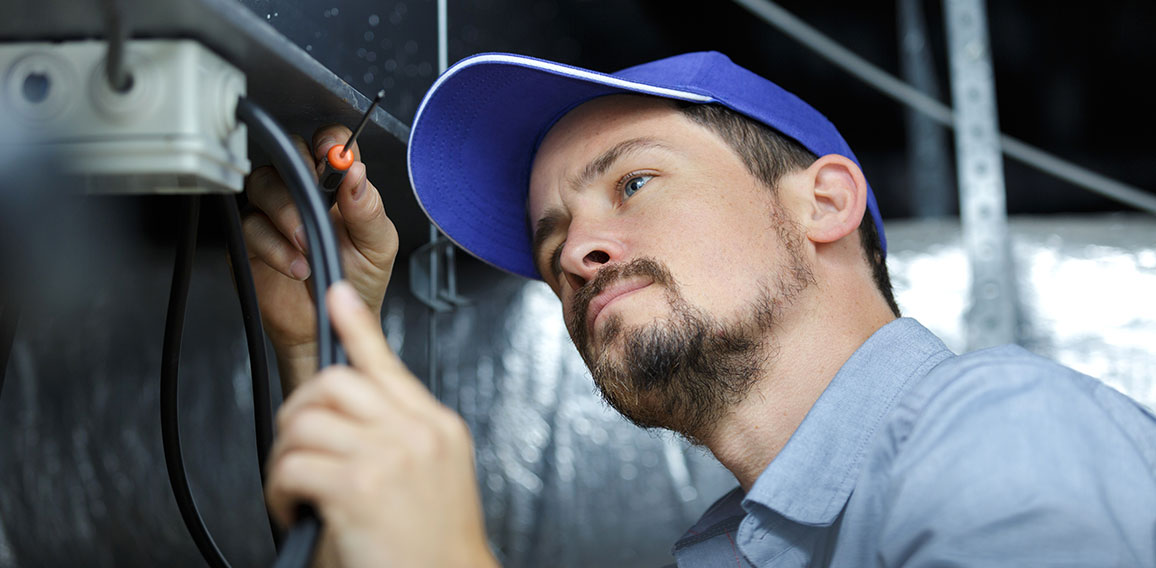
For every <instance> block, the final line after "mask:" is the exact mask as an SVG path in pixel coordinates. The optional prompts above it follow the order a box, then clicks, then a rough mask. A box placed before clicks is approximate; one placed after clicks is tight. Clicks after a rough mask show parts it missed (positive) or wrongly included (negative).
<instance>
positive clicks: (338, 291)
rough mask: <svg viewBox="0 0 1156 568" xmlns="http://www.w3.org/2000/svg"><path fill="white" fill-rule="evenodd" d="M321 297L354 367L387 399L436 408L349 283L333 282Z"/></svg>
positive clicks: (398, 402) (437, 404) (434, 401)
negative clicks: (381, 389) (384, 392)
mask: <svg viewBox="0 0 1156 568" xmlns="http://www.w3.org/2000/svg"><path fill="white" fill-rule="evenodd" d="M325 298H326V301H327V302H328V304H329V314H330V318H331V322H332V324H333V329H334V330H336V331H337V335H338V337H340V338H341V343H342V345H344V346H345V352H346V354H347V355H349V361H350V363H351V364H353V366H354V367H356V368H357V369H358V370H360V371H362V372H363V373H365V374H367V375H369V376H370V377H372V378H373V379H374V381H375V382H376V383H377V384H378V385H380V386H381V387H384V389H385V391H386V392H388V393H389V394H390V395H391V396H390V398H391V400H393V401H395V402H396V403H397V404H399V405H401V406H402V407H404V408H409V409H428V408H429V407H431V406H433V407H440V403H439V402H437V400H436V399H435V398H434V397H433V395H431V394H430V392H429V391H428V390H426V389H425V387H424V386H423V385H422V384H421V382H420V381H418V380H417V378H416V377H414V376H413V374H411V373H410V372H409V369H407V368H406V366H405V363H403V362H402V361H401V359H400V358H399V357H398V356H397V354H396V353H394V352H393V349H392V348H390V346H389V344H388V343H386V341H385V335H384V334H383V333H382V331H381V322H380V321H379V320H378V319H377V317H376V316H374V315H373V314H372V313H371V312H370V311H369V308H367V307H366V305H365V302H364V301H362V299H361V297H360V296H358V294H357V291H356V290H354V289H353V287H352V286H351V285H350V284H349V283H347V282H345V281H339V282H337V283H335V284H333V286H331V287H330V288H329V292H328V293H327V294H326V296H325Z"/></svg>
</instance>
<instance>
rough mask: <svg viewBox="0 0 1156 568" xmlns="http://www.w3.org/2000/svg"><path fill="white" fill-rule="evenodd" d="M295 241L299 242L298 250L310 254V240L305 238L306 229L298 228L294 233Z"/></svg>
mask: <svg viewBox="0 0 1156 568" xmlns="http://www.w3.org/2000/svg"><path fill="white" fill-rule="evenodd" d="M293 240H295V241H297V248H299V249H301V252H309V239H306V238H305V227H297V230H296V231H293Z"/></svg>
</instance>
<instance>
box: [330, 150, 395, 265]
mask: <svg viewBox="0 0 1156 568" xmlns="http://www.w3.org/2000/svg"><path fill="white" fill-rule="evenodd" d="M337 209H338V211H340V212H341V218H342V220H344V222H345V229H346V231H347V232H348V233H349V239H350V241H352V242H353V246H354V247H356V248H357V250H358V252H360V253H361V255H362V256H364V257H365V258H366V260H368V261H370V262H371V263H373V265H374V266H377V267H378V268H381V269H384V270H388V269H389V268H390V267H392V266H393V260H394V258H395V257H396V256H397V248H398V239H397V229H396V228H395V227H394V226H393V221H391V220H390V218H389V216H388V215H386V213H385V205H384V204H383V203H382V201H381V194H380V193H378V191H377V188H376V187H374V186H373V184H372V183H370V182H369V178H368V177H367V175H366V170H365V164H363V163H361V162H354V163H353V165H352V166H350V167H349V171H348V172H347V173H346V174H345V179H343V180H342V181H341V185H340V186H339V187H338V188H337Z"/></svg>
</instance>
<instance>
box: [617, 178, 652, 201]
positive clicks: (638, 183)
mask: <svg viewBox="0 0 1156 568" xmlns="http://www.w3.org/2000/svg"><path fill="white" fill-rule="evenodd" d="M652 179H654V176H647V175H641V176H632V177H630V178H627V180H626V183H624V184H622V194H623V195H625V196H626V197H630V196H632V195H634V194H635V193H638V190H640V189H642V186H644V185H646V182H648V181H650V180H652Z"/></svg>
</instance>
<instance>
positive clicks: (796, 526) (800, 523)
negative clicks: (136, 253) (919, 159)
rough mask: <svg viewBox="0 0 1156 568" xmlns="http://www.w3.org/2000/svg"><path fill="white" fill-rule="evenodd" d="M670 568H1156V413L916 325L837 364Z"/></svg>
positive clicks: (678, 547) (1045, 365)
mask: <svg viewBox="0 0 1156 568" xmlns="http://www.w3.org/2000/svg"><path fill="white" fill-rule="evenodd" d="M674 556H675V559H676V560H677V561H678V565H679V566H683V567H686V566H709V567H713V566H750V565H753V566H867V565H876V566H1156V415H1153V413H1152V412H1151V411H1149V410H1147V409H1145V408H1144V407H1143V406H1141V405H1140V404H1138V403H1136V402H1134V401H1133V400H1131V399H1129V398H1128V397H1126V396H1124V395H1122V394H1120V393H1119V392H1117V391H1115V390H1113V389H1111V388H1110V387H1108V386H1106V385H1104V384H1103V383H1101V382H1099V381H1097V380H1095V379H1092V378H1090V377H1087V376H1085V375H1081V374H1079V373H1077V372H1075V371H1073V370H1071V369H1068V368H1066V367H1063V366H1061V365H1059V364H1057V363H1054V362H1052V361H1049V360H1047V359H1043V358H1041V357H1038V356H1035V355H1032V354H1031V353H1028V352H1027V351H1025V350H1023V349H1021V348H1019V347H1015V346H1006V347H998V348H994V349H986V350H983V351H978V352H975V353H969V354H967V355H963V356H956V355H954V354H952V353H951V352H950V351H949V350H948V349H947V348H946V347H945V346H944V345H943V343H942V342H941V341H940V340H939V339H938V338H936V337H935V336H934V335H933V334H932V333H931V332H930V331H928V330H927V329H925V328H924V327H923V326H921V325H920V324H919V323H918V322H916V321H915V320H913V319H907V318H904V319H899V320H896V321H894V322H892V323H890V324H888V325H886V326H884V327H883V328H881V329H880V330H879V331H877V332H876V333H875V334H874V335H872V336H871V338H870V339H868V340H867V341H866V342H865V343H864V344H863V345H862V346H861V347H860V348H859V349H858V350H857V351H855V353H854V354H853V355H852V356H851V358H850V359H848V360H847V363H846V364H844V365H843V367H842V368H841V369H840V370H839V372H838V374H836V376H835V378H834V379H832V381H831V384H830V385H829V386H828V387H827V389H826V390H825V391H824V392H823V394H822V395H821V396H820V397H819V399H818V400H817V401H816V402H815V405H814V406H813V407H812V408H811V410H810V412H808V414H807V416H806V418H805V419H804V420H803V422H802V424H800V426H799V428H798V430H796V431H795V433H794V435H793V436H791V439H790V440H789V441H788V442H787V445H786V446H785V447H784V448H783V450H782V451H781V452H780V453H779V455H778V456H777V457H776V458H775V459H774V461H773V462H771V464H770V465H769V466H768V467H767V469H766V470H765V471H763V473H762V474H761V475H760V476H759V478H758V479H757V480H756V482H755V484H754V486H752V487H751V491H750V493H748V494H744V493H743V492H742V490H741V489H735V490H734V491H732V492H731V493H728V494H727V495H725V496H723V497H722V498H721V499H719V501H718V502H716V503H715V504H714V505H713V506H711V508H710V509H709V510H708V511H707V512H706V513H705V514H704V515H703V517H702V518H701V519H700V520H699V522H698V523H697V524H696V525H695V526H694V527H692V528H691V529H690V530H689V531H687V533H686V535H684V536H683V537H682V538H681V539H680V540H679V541H678V542H677V543H676V544H675V547H674Z"/></svg>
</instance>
